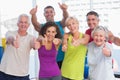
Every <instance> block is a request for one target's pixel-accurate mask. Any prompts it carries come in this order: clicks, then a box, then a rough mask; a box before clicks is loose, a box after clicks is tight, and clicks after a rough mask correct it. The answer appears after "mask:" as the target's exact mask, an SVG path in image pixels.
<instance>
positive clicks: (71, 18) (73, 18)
mask: <svg viewBox="0 0 120 80" xmlns="http://www.w3.org/2000/svg"><path fill="white" fill-rule="evenodd" d="M69 20H75V21H76V22H77V23H78V24H79V21H78V19H77V18H76V17H73V16H70V17H68V18H67V19H66V21H65V25H66V26H67V24H68V21H69Z"/></svg>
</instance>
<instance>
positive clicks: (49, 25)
mask: <svg viewBox="0 0 120 80" xmlns="http://www.w3.org/2000/svg"><path fill="white" fill-rule="evenodd" d="M49 27H55V28H56V32H57V34H56V35H55V38H60V39H61V38H62V35H61V32H60V30H59V27H58V25H57V24H55V22H47V23H45V24H44V25H43V27H42V28H41V30H40V32H39V33H40V35H42V36H44V34H46V30H47V29H48V28H49Z"/></svg>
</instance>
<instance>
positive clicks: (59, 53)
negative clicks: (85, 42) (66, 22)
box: [55, 21, 64, 61]
mask: <svg viewBox="0 0 120 80" xmlns="http://www.w3.org/2000/svg"><path fill="white" fill-rule="evenodd" d="M55 23H56V24H57V25H58V27H59V29H60V32H61V34H62V36H63V35H64V29H63V27H62V25H61V23H60V21H58V22H55ZM63 58H64V52H63V51H62V44H61V45H60V47H59V49H58V55H57V61H62V60H63Z"/></svg>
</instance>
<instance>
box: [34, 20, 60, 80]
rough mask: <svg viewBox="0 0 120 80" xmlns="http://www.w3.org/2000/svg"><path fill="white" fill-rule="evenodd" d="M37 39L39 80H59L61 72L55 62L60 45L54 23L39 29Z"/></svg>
mask: <svg viewBox="0 0 120 80" xmlns="http://www.w3.org/2000/svg"><path fill="white" fill-rule="evenodd" d="M40 34H41V35H40V36H39V38H38V40H39V42H40V43H39V44H37V46H36V48H39V49H38V55H39V60H40V70H39V79H40V80H61V72H60V70H59V67H58V65H57V62H56V56H57V53H58V47H59V45H60V44H61V40H60V38H61V34H60V30H59V28H58V26H57V25H56V24H55V23H54V22H47V23H46V24H44V26H43V27H42V28H41V31H40Z"/></svg>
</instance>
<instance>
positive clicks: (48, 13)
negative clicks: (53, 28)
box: [44, 8, 55, 21]
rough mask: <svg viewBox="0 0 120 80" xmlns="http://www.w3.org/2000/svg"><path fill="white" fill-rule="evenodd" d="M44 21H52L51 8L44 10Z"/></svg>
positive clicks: (52, 13)
mask: <svg viewBox="0 0 120 80" xmlns="http://www.w3.org/2000/svg"><path fill="white" fill-rule="evenodd" d="M44 16H45V18H46V21H54V16H55V11H54V9H53V8H46V9H45V10H44Z"/></svg>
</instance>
